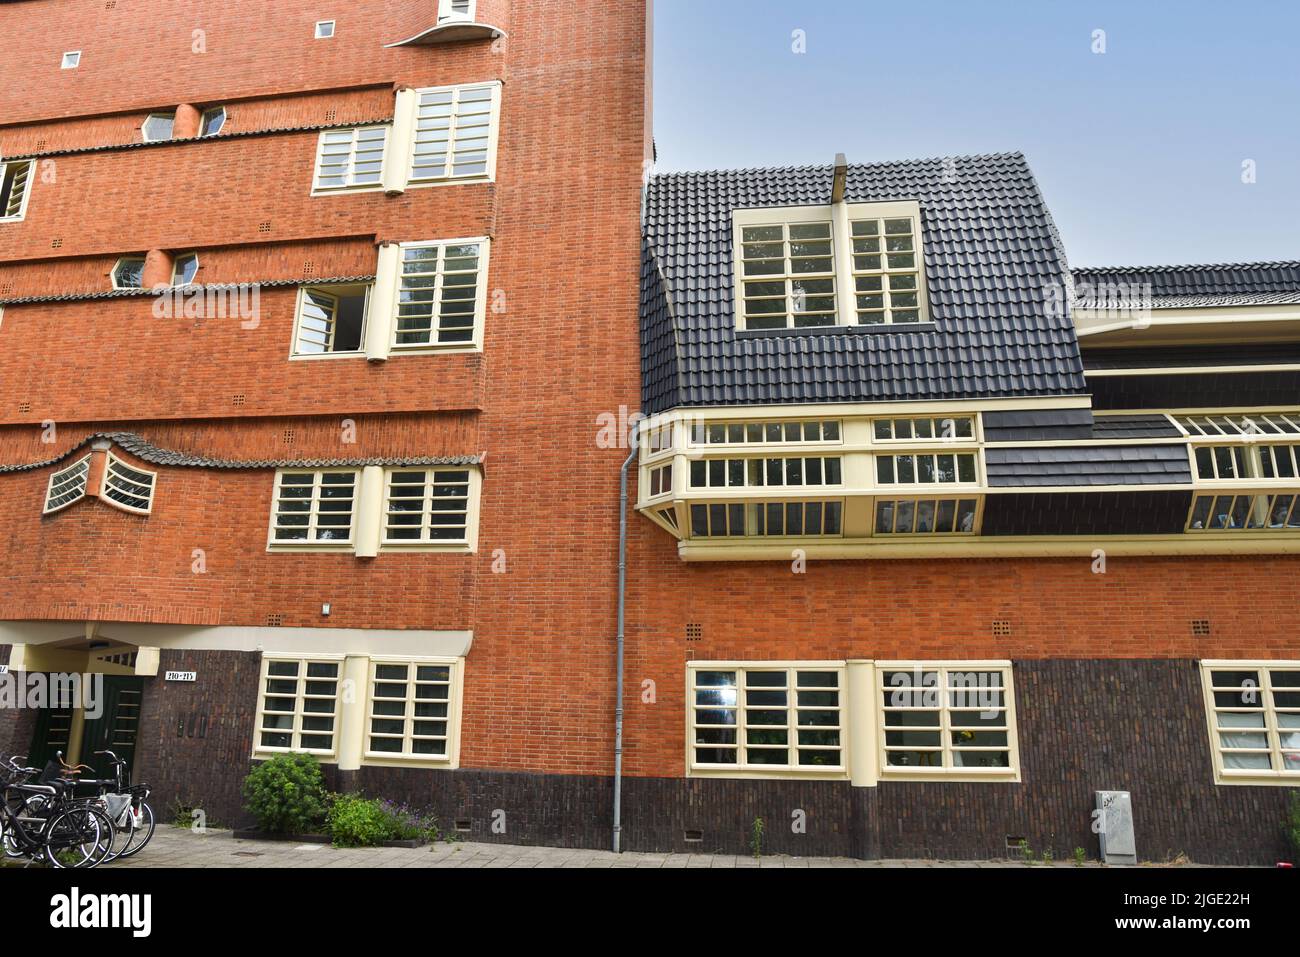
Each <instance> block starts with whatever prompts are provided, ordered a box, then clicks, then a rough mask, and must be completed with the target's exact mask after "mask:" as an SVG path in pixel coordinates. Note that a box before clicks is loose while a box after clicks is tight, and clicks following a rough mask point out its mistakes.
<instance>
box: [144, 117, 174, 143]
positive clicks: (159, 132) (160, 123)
mask: <svg viewBox="0 0 1300 957" xmlns="http://www.w3.org/2000/svg"><path fill="white" fill-rule="evenodd" d="M175 125H176V114H175V113H174V112H172V113H150V114H149V116H148V117H147V118H146V119H145V121H144V125H143V126H141V127H140V133H141V135H142V136H144V141H145V142H146V143H160V142H162V141H163V140H169V139H171V138H172V129H173V128H174V127H175Z"/></svg>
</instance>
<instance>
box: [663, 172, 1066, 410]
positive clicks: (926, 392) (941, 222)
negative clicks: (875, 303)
mask: <svg viewBox="0 0 1300 957" xmlns="http://www.w3.org/2000/svg"><path fill="white" fill-rule="evenodd" d="M833 176H834V170H833V168H832V167H830V166H821V167H801V168H785V169H754V170H738V171H729V172H709V173H681V174H670V175H663V176H656V177H654V178H653V179H652V180H651V181H650V184H649V187H648V190H647V195H646V213H645V263H644V266H643V269H642V304H641V323H642V385H643V407H644V409H645V411H648V412H656V411H661V410H663V409H666V408H670V407H672V406H675V405H713V404H742V403H809V402H834V401H885V400H899V399H947V398H966V397H981V396H1031V395H1060V394H1070V395H1075V394H1082V393H1084V392H1085V391H1086V386H1085V385H1084V381H1083V376H1082V365H1081V363H1080V360H1079V349H1078V343H1077V340H1076V338H1075V334H1074V329H1073V328H1072V326H1071V321H1070V317H1069V315H1068V314H1067V310H1064V309H1056V308H1053V298H1054V296H1056V295H1057V294H1058V293H1059V292H1060V291H1061V290H1063V289H1066V288H1067V287H1068V282H1069V275H1068V271H1067V266H1066V263H1065V256H1064V254H1063V252H1062V248H1061V244H1060V241H1059V238H1058V236H1057V233H1056V228H1055V226H1054V224H1053V222H1052V219H1051V216H1050V214H1049V213H1048V211H1047V208H1046V206H1045V205H1044V203H1043V199H1042V196H1041V194H1040V192H1039V190H1038V185H1037V183H1036V182H1035V180H1034V177H1033V174H1032V173H1031V172H1030V170H1029V167H1028V164H1027V163H1026V162H1025V159H1024V157H1023V156H1021V155H1020V154H1019V153H1013V154H1000V155H991V156H970V157H957V158H951V159H941V158H936V159H926V160H913V161H906V162H896V163H877V164H870V165H858V166H850V167H849V169H848V181H847V188H846V200H847V201H848V202H851V203H856V202H871V201H887V200H915V201H917V202H918V203H919V204H920V207H921V218H922V232H923V242H924V250H925V267H926V283H927V288H928V293H929V300H930V312H931V317H932V319H933V326H931V327H927V328H923V329H917V330H913V331H883V330H881V329H879V328H864V327H853V328H848V329H839V330H836V331H832V332H813V333H809V332H807V331H805V332H802V333H799V334H781V333H777V334H772V333H766V334H763V333H746V332H740V333H737V331H736V329H735V320H734V315H733V303H732V248H731V247H732V241H731V212H732V210H734V209H738V208H745V207H762V206H796V205H827V204H829V202H830V191H831V185H832V181H833ZM841 294H843V291H841Z"/></svg>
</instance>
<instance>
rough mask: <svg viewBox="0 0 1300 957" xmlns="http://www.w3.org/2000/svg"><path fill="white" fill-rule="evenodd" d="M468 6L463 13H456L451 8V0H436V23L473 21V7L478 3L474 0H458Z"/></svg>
mask: <svg viewBox="0 0 1300 957" xmlns="http://www.w3.org/2000/svg"><path fill="white" fill-rule="evenodd" d="M460 2H461V3H464V4H465V6H466V7H467V8H468V10H467V12H465V13H457V12H456V11H455V10H454V9H452V8H453V6H454V2H453V0H438V23H440V24H441V23H473V22H474V14H475V13H476V10H475V9H474V8H475V7H476V6H478V4H477V3H476V2H475V0H460Z"/></svg>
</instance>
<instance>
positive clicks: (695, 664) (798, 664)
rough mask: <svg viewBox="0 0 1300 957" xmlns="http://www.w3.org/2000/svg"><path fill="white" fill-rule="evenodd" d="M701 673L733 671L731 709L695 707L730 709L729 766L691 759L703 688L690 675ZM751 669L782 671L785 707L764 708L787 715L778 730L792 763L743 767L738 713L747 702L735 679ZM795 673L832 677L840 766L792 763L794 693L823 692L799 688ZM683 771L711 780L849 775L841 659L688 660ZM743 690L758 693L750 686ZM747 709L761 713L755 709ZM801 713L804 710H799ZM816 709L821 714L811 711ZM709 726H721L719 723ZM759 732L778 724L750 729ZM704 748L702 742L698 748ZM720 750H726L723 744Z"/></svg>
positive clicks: (795, 755)
mask: <svg viewBox="0 0 1300 957" xmlns="http://www.w3.org/2000/svg"><path fill="white" fill-rule="evenodd" d="M707 671H734V672H736V673H737V677H736V685H735V688H736V702H735V704H734V706H732V705H718V706H715V707H712V708H711V707H710V706H709V705H707V704H705V705H700V706H699V707H700V708H701V709H702V710H733V709H734V710H735V712H736V723H735V725H734V726H732V727H734V728H735V731H736V743H735V745H734V747H735V750H736V763H735V764H712V763H706V762H700V761H697V760H696V755H695V749H696V747H697V744H696V740H695V738H696V731H697V728H698V727H699V726H698V725H697V724H696V721H695V709H696V700H697V694H696V693H697V691H701V690H706V687H705V686H700V687H697V684H698V682H697V679H696V675H697V674H698V673H699V672H707ZM755 671H785V672H786V684H785V688H784V690H785V691H786V695H787V698H786V704H785V705H784V706H783V707H781V708H779V709H778V708H776V707H773V708H769V709H766V710H784V711H786V712H787V719H786V724H785V725H784V728H785V730H786V732H787V743H786V748H787V757H788V758H789V759H790V760H793V761H794V763H793V764H781V765H772V764H748V763H746V762H745V749H746V747H747V742H746V740H745V738H746V734H745V732H746V730H747V729H748V728H749V727H750V726H749V725H747V724H746V722H745V720H744V712H745V710H746V702H747V691H746V685H747V682H746V681H745V680H744V679H743V678H742V677H741V676H742V675H744V674H748V673H749V672H755ZM801 671H805V672H807V671H829V672H834V673H835V674H836V675H837V685H836V690H837V691H838V693H839V704H838V705H837V708H836V710H837V711H838V713H839V724H838V730H839V745H838V750H839V753H840V763H839V764H837V765H801V764H799V763H798V751H799V750H800V748H799V742H798V731H799V730H800V727H801V725H800V723H799V720H798V711H799V710H800V708H799V704H798V699H797V695H798V690H799V689H800V688H802V689H803V690H806V691H825V690H828V689H826V688H814V687H810V686H799V685H797V684H796V680H797V679H796V675H797V673H798V672H801ZM685 680H686V694H685V696H684V697H685V699H686V773H687V776H688V777H717V778H803V779H814V780H843V779H847V778H848V776H849V755H850V737H851V721H850V709H851V707H852V704H851V702H850V701H849V685H848V670H847V667H846V663H845V662H844V661H842V660H841V661H688V662H687V663H686V679H685ZM749 690H755V691H757V690H762V689H760V688H753V689H749ZM750 710H763V709H761V708H758V707H755V708H753V709H750ZM804 710H810V708H805V709H804ZM816 710H826V709H825V708H821V707H817V708H816ZM715 727H726V726H723V725H719V726H715ZM753 727H754V728H756V729H759V728H780V727H782V726H780V725H754V726H753ZM802 727H803V729H804V730H828V726H825V725H820V726H816V725H814V726H802ZM700 746H702V747H708V746H709V745H708V744H707V743H705V744H703V745H700ZM720 747H723V748H728V747H730V746H728V745H721V746H720ZM831 749H832V746H821V747H818V746H812V745H810V746H809V747H808V748H807V750H814V751H817V750H831Z"/></svg>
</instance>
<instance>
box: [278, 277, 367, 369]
mask: <svg viewBox="0 0 1300 957" xmlns="http://www.w3.org/2000/svg"><path fill="white" fill-rule="evenodd" d="M369 299H370V287H369V286H344V285H339V286H306V287H304V288H303V289H302V290H300V292H299V297H298V322H297V329H296V331H295V334H294V340H293V354H294V355H295V356H299V357H303V356H331V355H359V354H360V353H361V352H362V350H363V348H364V344H365V324H366V307H367V304H368V302H369Z"/></svg>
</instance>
